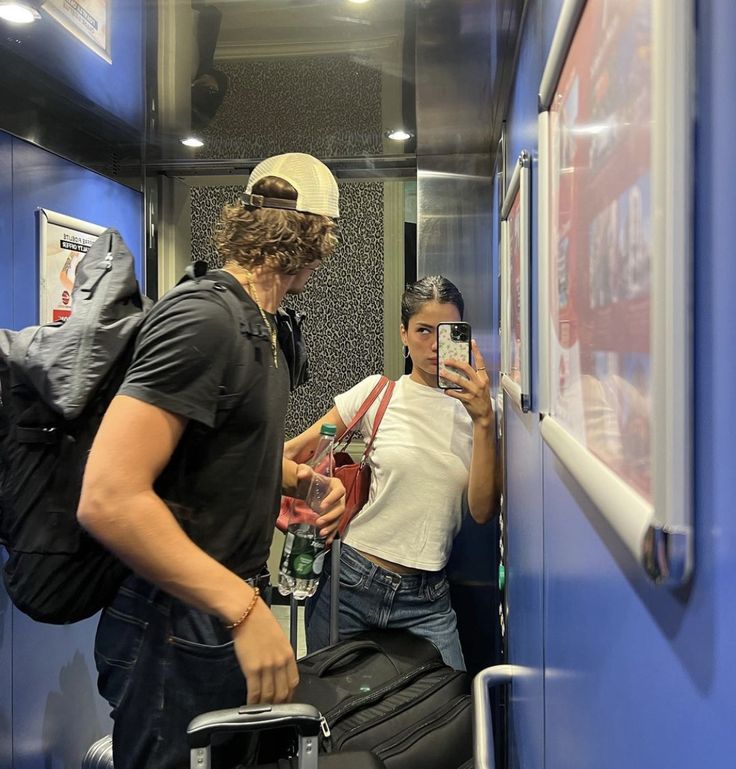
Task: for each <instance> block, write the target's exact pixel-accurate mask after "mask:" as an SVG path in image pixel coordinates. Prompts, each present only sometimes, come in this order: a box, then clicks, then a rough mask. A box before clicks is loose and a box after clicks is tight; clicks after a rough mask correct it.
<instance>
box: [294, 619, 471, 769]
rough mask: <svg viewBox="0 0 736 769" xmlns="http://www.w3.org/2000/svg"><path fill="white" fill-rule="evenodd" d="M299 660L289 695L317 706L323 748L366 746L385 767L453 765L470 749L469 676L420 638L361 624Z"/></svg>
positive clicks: (438, 767)
mask: <svg viewBox="0 0 736 769" xmlns="http://www.w3.org/2000/svg"><path fill="white" fill-rule="evenodd" d="M298 664H299V675H300V679H301V680H300V683H299V686H298V687H297V690H296V693H295V696H294V700H295V701H296V702H306V703H309V704H310V705H314V706H315V707H316V708H317V709H318V710H319V711H320V712H321V713H322V716H323V717H324V719H325V722H326V723H325V724H324V725H323V727H324V729H323V730H324V736H323V738H322V741H321V750H322V751H324V752H327V753H333V752H342V751H352V750H356V751H359V750H370V751H371V752H373V753H374V754H375V755H376V756H378V758H380V759H381V760H382V761H383V762H384V764H385V766H386V767H387V769H417V767H422V769H453V767H457V766H460V765H461V764H462V763H463V762H464V761H467V760H468V759H469V758H471V757H472V754H473V747H472V715H471V700H470V696H469V680H468V677H467V675H466V674H465V673H463V672H460V671H457V670H453V669H452V668H450V667H448V666H447V665H445V664H444V663H443V661H442V657H441V656H440V653H439V652H438V651H437V649H436V647H435V646H434V645H433V644H432V643H430V642H429V641H427V640H426V639H424V638H421V637H420V636H417V635H414V634H413V633H410V632H408V631H393V630H375V631H368V632H366V633H361V634H360V635H358V636H355V637H353V638H351V639H350V640H347V641H341V642H339V643H337V644H334V645H333V646H328V647H327V648H325V649H321V650H320V651H318V652H315V653H313V654H310V655H308V656H306V657H303V658H302V659H300V660H299V663H298Z"/></svg>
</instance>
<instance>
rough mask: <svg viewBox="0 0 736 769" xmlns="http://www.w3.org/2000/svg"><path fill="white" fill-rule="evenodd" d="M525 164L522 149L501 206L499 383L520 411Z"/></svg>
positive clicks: (527, 388) (525, 395)
mask: <svg viewBox="0 0 736 769" xmlns="http://www.w3.org/2000/svg"><path fill="white" fill-rule="evenodd" d="M529 165H530V156H529V153H528V152H522V153H521V155H519V159H518V161H517V163H516V166H515V167H514V172H513V174H512V176H511V181H510V182H509V187H508V189H507V190H506V194H505V196H504V200H503V205H502V206H501V250H502V254H501V259H502V266H501V289H502V295H501V384H502V386H503V388H504V390H506V392H507V393H508V394H509V396H510V397H511V398H512V400H513V401H514V403H516V405H517V406H518V407H519V408H520V409H521V410H522V411H529V409H530V408H531V385H530V383H531V372H530V351H529V337H530V334H529V321H530V317H529V305H530V295H529V271H530V267H531V265H530V253H531V248H530V236H531V224H530V208H531V206H530V187H529V184H530V179H529V174H530V169H529Z"/></svg>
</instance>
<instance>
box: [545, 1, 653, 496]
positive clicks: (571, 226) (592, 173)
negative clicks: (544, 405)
mask: <svg viewBox="0 0 736 769" xmlns="http://www.w3.org/2000/svg"><path fill="white" fill-rule="evenodd" d="M651 46H652V8H651V3H649V2H637V1H635V0H589V1H588V2H587V3H586V6H585V10H584V11H583V14H582V16H581V19H580V22H579V25H578V28H577V31H576V33H575V36H574V38H573V41H572V45H571V47H570V50H569V53H568V56H567V59H566V62H565V65H564V67H563V69H562V73H561V76H560V79H559V82H558V86H557V90H556V93H555V98H554V99H553V102H552V106H551V109H550V172H551V182H552V183H551V185H550V267H549V269H550V284H549V301H550V311H551V318H552V349H551V359H550V361H551V363H550V365H551V367H552V368H551V371H552V372H554V373H553V376H552V388H551V405H552V409H553V413H554V414H555V416H556V418H557V419H558V420H559V421H560V423H561V424H563V425H564V426H565V427H566V429H568V430H569V431H570V433H571V434H573V435H574V436H575V437H576V438H577V439H578V440H579V441H581V442H582V443H583V444H584V445H585V446H587V448H588V449H590V451H592V452H593V453H594V454H595V455H596V456H597V457H598V458H599V459H601V460H602V461H603V462H605V463H606V464H607V465H608V466H609V467H610V468H611V469H612V470H614V471H615V472H616V473H617V474H618V475H620V476H621V477H622V478H623V479H624V480H625V481H626V482H627V483H629V484H630V485H631V486H633V487H634V488H636V490H637V491H638V492H639V493H640V494H641V495H642V496H643V497H645V498H646V499H647V500H650V501H651V500H652V482H651V452H650V433H651V423H652V412H651V398H650V392H651V380H652V371H651V357H650V339H651V323H650V312H651V308H650V304H651V290H650V284H651V255H652V238H653V233H652V185H651V132H652V103H651V91H652V67H651Z"/></svg>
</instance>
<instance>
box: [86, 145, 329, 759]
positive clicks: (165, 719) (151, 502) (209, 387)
mask: <svg viewBox="0 0 736 769" xmlns="http://www.w3.org/2000/svg"><path fill="white" fill-rule="evenodd" d="M337 216H338V191H337V184H336V182H335V179H334V178H333V176H332V174H331V173H330V171H329V170H328V169H327V167H326V166H324V165H323V164H322V163H321V162H320V161H318V160H316V159H315V158H313V157H311V156H310V155H303V154H300V153H290V154H286V155H279V156H277V157H273V158H269V159H267V160H265V161H263V162H262V163H261V164H259V165H258V166H257V167H256V168H255V169H254V170H253V173H252V174H251V176H250V179H249V182H248V187H247V189H246V194H245V196H244V198H243V200H242V201H240V202H238V203H236V204H233V205H229V206H226V207H225V209H224V211H223V216H222V222H221V226H220V230H219V232H218V235H217V239H216V242H217V247H218V250H219V253H220V255H221V256H222V257H223V259H224V268H223V270H218V271H214V272H213V273H211V274H210V277H215V278H217V280H218V281H219V282H220V288H221V289H224V290H227V291H231V292H234V293H235V294H236V295H237V299H238V301H240V302H243V303H245V305H246V307H248V308H249V310H250V317H251V318H255V323H250V322H249V323H246V324H245V332H244V333H243V323H241V324H240V329H238V328H237V324H235V323H234V320H233V316H232V313H229V312H228V308H227V306H226V304H225V303H223V302H220V301H213V300H212V296H211V294H212V290H209V291H208V290H206V289H204V288H202V289H201V290H196V291H190V292H187V293H185V294H184V295H181V296H178V297H177V298H176V299H175V300H172V301H169V300H167V299H166V298H164V299H163V300H162V301H161V302H160V303H159V304H158V305H157V306H156V307H155V308H154V310H153V312H152V314H151V315H149V317H148V318H147V320H146V322H145V323H144V326H143V328H142V329H141V331H140V334H139V336H138V338H137V340H136V348H135V352H134V357H133V361H132V364H131V366H130V369H129V370H128V372H127V374H126V378H125V381H124V382H123V384H122V386H121V388H120V390H119V392H118V394H117V396H116V397H115V398H114V399H113V401H112V403H111V404H110V407H109V409H108V411H107V413H106V415H105V418H104V420H103V422H102V425H101V426H100V429H99V432H98V434H97V436H96V438H95V442H94V445H93V447H92V450H91V453H90V456H89V460H88V462H87V466H86V471H85V478H84V484H83V488H82V496H81V499H80V503H79V511H78V517H79V520H80V522H81V524H82V525H83V526H84V527H85V528H86V529H87V530H88V531H89V532H90V533H91V534H93V535H94V536H95V537H96V538H97V539H98V540H100V541H101V542H102V543H103V544H105V545H106V546H107V547H108V548H109V549H110V550H111V551H113V552H114V553H115V554H116V555H118V556H119V557H120V559H121V560H122V561H124V562H125V563H126V564H127V565H128V566H130V568H131V570H132V572H133V574H132V575H131V577H129V578H128V579H127V580H126V581H125V582H124V583H123V585H122V587H121V588H120V591H119V593H118V596H117V598H116V599H115V600H114V601H113V603H112V605H111V606H110V607H108V608H107V609H106V610H105V611H104V612H103V615H102V618H101V620H100V625H99V628H98V631H97V639H96V644H95V658H96V661H97V666H98V672H99V688H100V691H101V693H102V694H103V695H104V696H105V697H106V699H107V700H108V701H109V702H110V704H111V706H112V708H113V710H112V715H113V718H114V721H115V725H114V730H113V757H114V764H115V769H127V768H128V767H129V768H130V769H154V768H155V769H169V767H171V768H173V767H176V768H177V769H179V767H182V768H183V767H188V766H189V763H188V752H187V746H186V727H187V724H188V722H189V721H190V720H191V718H193V717H194V716H195V715H197V714H199V713H200V712H203V711H207V710H212V709H218V708H226V707H236V706H238V705H241V704H243V703H244V702H245V701H246V684H247V702H248V703H249V704H256V703H261V702H264V703H267V702H273V703H279V702H286V701H289V699H290V698H291V696H292V694H293V691H294V688H295V686H296V685H297V683H298V673H297V668H296V663H295V660H294V654H293V652H292V649H291V647H290V645H289V642H288V640H287V639H286V637H285V636H284V634H283V632H282V631H281V628H280V627H279V625H278V623H277V622H276V620H275V619H274V617H273V615H272V614H271V612H270V610H269V608H268V606H267V605H266V603H264V602H263V600H262V599H261V598H260V597H259V596H258V593H257V590H256V588H260V589H265V588H266V585H265V583H267V582H268V579H267V577H265V578H264V576H263V569H264V564H265V562H266V559H267V557H268V551H269V548H270V544H271V538H272V534H273V527H274V522H275V519H276V515H277V511H278V505H279V499H280V495H281V493H282V464H281V462H282V450H283V432H284V412H285V409H286V404H287V400H288V390H289V371H288V365H287V361H286V358H285V357H284V354H283V351H282V350H281V349H280V347H279V345H278V341H277V340H278V335H277V329H276V317H275V315H274V313H275V312H276V310H277V308H278V306H279V304H280V303H281V300H282V299H283V297H284V295H285V294H288V293H296V292H301V291H303V290H304V286H305V284H306V282H307V280H308V278H309V276H310V275H311V274H312V272H313V271H314V269H316V267H317V266H318V265H319V263H320V261H321V260H322V259H323V258H325V257H327V256H329V254H330V253H331V251H332V250H333V248H334V245H335V235H334V231H335V226H336V225H335V222H334V219H335V218H336V217H337ZM238 375H240V376H238ZM233 381H241V382H244V383H245V384H244V385H243V386H242V388H241V389H242V390H244V391H241V392H238V391H232V385H231V383H232V382H233ZM223 415H224V419H223ZM311 473H312V470H311V469H310V468H308V467H307V466H306V465H299V466H297V465H296V464H295V463H293V462H287V461H285V462H284V464H283V491H284V493H288V494H294V495H296V496H303V495H304V491H305V490H306V487H307V486H308V482H309V479H310V477H311ZM343 508H344V489H343V487H342V485H341V484H340V482H339V481H338V480H336V479H333V481H332V485H331V489H330V493H329V495H328V497H327V498H326V499H325V501H324V503H323V515H322V516H321V518H320V520H319V525H320V526H322V527H323V528H322V532H323V533H327V534H331V533H332V532H333V531H334V530H335V529H336V527H337V524H338V522H339V517H340V515H341V514H342V511H343ZM243 676H244V677H245V680H244V679H243Z"/></svg>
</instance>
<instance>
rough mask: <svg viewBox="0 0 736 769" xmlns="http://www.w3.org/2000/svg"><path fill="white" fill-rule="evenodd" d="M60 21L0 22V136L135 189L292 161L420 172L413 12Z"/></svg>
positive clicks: (301, 10) (268, 6) (134, 5)
mask: <svg viewBox="0 0 736 769" xmlns="http://www.w3.org/2000/svg"><path fill="white" fill-rule="evenodd" d="M67 5H68V4H67ZM52 6H53V7H52ZM60 6H64V7H66V6H65V4H64V3H63V2H62V0H43V2H40V1H39V0H34V8H35V9H36V13H35V16H34V18H35V20H34V21H33V22H32V23H29V24H25V25H20V24H14V23H12V22H10V21H7V20H4V19H0V94H2V96H3V111H2V115H0V130H6V131H9V132H11V133H14V134H15V135H17V136H20V137H21V138H26V139H28V140H30V141H33V142H34V143H37V144H39V145H41V146H43V147H45V148H47V149H51V150H53V151H56V152H58V153H59V154H62V155H64V156H65V157H68V158H70V159H72V160H76V161H77V162H80V163H82V164H83V165H86V166H88V167H91V168H94V169H95V170H99V171H101V172H102V173H105V174H107V175H111V176H118V177H130V179H129V180H127V181H128V182H129V183H131V184H132V185H135V184H136V181H135V180H136V178H137V183H138V184H140V179H141V177H142V168H143V166H146V165H149V166H152V167H153V170H173V171H177V172H178V171H179V170H181V169H180V167H183V166H188V165H193V166H194V172H195V173H208V172H219V171H223V170H224V171H225V172H226V173H231V172H233V171H238V170H241V171H242V170H243V169H247V168H248V167H249V166H250V165H252V163H253V161H255V160H258V159H260V158H262V157H265V156H268V155H270V154H274V153H277V152H286V151H290V150H300V151H306V152H310V153H312V154H314V155H316V156H318V157H321V158H324V159H326V160H329V159H333V160H335V161H338V162H337V165H338V166H339V165H340V162H341V161H343V160H345V159H348V160H350V159H352V160H355V159H360V160H362V161H363V166H364V167H367V166H370V165H371V164H370V162H368V161H369V160H370V159H375V158H379V159H382V160H383V159H386V158H399V159H406V158H410V157H413V154H414V152H415V134H416V125H415V122H416V121H415V118H414V55H415V51H414V34H415V32H414V30H415V16H414V15H415V3H414V2H413V0H406V1H405V2H402V1H401V0H367V1H366V2H362V3H356V2H354V1H352V0H321V1H320V0H220V1H219V2H214V3H212V2H209V1H208V0H173V1H171V2H163V1H162V0H152V1H151V2H143V0H79V2H76V3H75V4H74V8H76V11H74V13H73V14H72V15H73V16H74V18H71V17H70V16H69V14H68V13H67V14H66V15H65V14H64V13H63V9H62V10H61V11H60V10H59V7H60ZM69 8H72V7H71V5H69ZM72 10H74V9H72ZM69 12H70V13H71V11H69ZM75 14H76V15H75ZM77 17H78V18H77ZM142 30H144V32H143V33H142V32H141V31H142ZM396 131H404V132H405V135H403V138H402V134H394V137H395V138H393V139H392V138H389V136H388V135H389V133H391V132H396ZM407 137H408V138H407ZM185 141H186V142H187V144H183V143H182V142H185ZM347 165H351V163H347ZM352 165H353V166H355V165H356V163H355V162H353V163H352ZM357 165H360V164H359V163H358V164H357ZM205 166H208V167H207V168H205Z"/></svg>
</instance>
